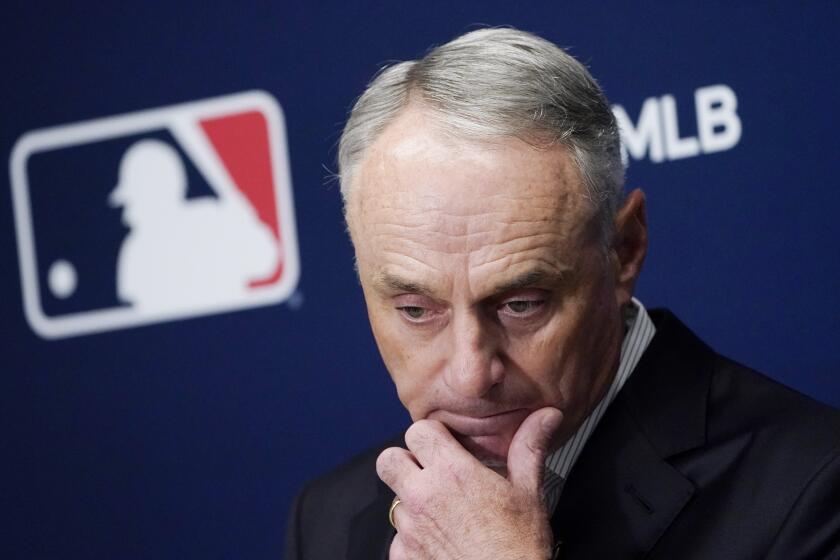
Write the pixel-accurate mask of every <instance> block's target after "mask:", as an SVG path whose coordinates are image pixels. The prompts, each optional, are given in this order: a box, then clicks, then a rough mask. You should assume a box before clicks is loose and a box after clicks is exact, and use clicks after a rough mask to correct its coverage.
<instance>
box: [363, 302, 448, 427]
mask: <svg viewBox="0 0 840 560" xmlns="http://www.w3.org/2000/svg"><path fill="white" fill-rule="evenodd" d="M390 311H391V310H390V309H387V310H384V313H379V312H377V313H370V323H371V327H372V329H373V335H374V338H375V339H376V344H377V346H378V347H379V353H380V354H381V356H382V360H383V362H385V367H386V368H387V369H388V373H389V374H390V375H391V379H392V380H393V381H394V385H395V386H396V389H397V394H398V395H399V398H400V401H401V402H402V403H403V406H405V408H406V409H407V410H408V412H409V414H411V416H412V418H414V419H415V420H416V419H418V418H421V417H422V415H423V413H424V412H423V411H424V408H425V403H427V402H429V401H431V400H432V394H433V391H434V387H435V383H436V378H437V372H439V371H441V369H442V368H441V365H440V359H439V358H438V354H440V353H439V352H438V351H437V349H436V348H435V345H434V344H429V343H428V342H424V343H423V344H420V343H419V342H418V341H417V340H416V337H414V336H412V335H411V333H409V332H407V330H406V329H405V328H404V325H402V324H401V322H402V321H401V320H400V317H398V316H396V314H395V313H390Z"/></svg>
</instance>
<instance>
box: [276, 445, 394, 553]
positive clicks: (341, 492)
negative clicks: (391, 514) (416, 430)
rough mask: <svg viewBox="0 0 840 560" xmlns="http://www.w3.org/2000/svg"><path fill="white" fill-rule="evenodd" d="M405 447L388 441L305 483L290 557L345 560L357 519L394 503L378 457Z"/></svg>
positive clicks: (290, 533)
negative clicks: (379, 469)
mask: <svg viewBox="0 0 840 560" xmlns="http://www.w3.org/2000/svg"><path fill="white" fill-rule="evenodd" d="M402 445H404V443H403V440H402V437H401V436H400V437H394V438H392V439H389V440H387V441H384V442H382V443H381V444H379V445H376V446H374V447H372V448H370V449H368V450H366V451H364V452H362V453H360V454H358V455H356V456H355V457H353V458H352V459H351V460H349V461H347V462H346V463H344V464H342V465H340V466H338V467H337V468H335V469H333V470H332V471H330V472H328V473H326V474H324V475H323V476H320V477H318V478H316V479H314V480H312V481H311V482H309V483H308V484H306V485H305V486H304V488H303V489H302V490H301V491H300V493H299V494H298V496H297V498H296V499H295V502H294V504H293V506H292V511H291V515H290V521H289V525H288V527H287V534H286V558H289V559H290V560H291V559H298V558H300V559H304V558H306V559H308V558H338V557H341V556H342V555H343V554H344V552H345V551H346V549H347V546H348V538H349V536H350V533H351V529H352V526H353V523H354V522H355V521H356V519H357V518H360V517H361V515H362V514H363V513H364V512H365V511H366V510H369V509H370V508H371V507H372V506H373V505H375V504H380V503H382V504H385V506H384V507H386V508H387V506H388V504H390V500H391V496H390V495H389V493H390V490H389V489H388V487H387V486H385V484H384V483H382V481H380V480H379V477H378V476H377V474H376V458H377V457H378V456H379V454H380V453H381V452H382V450H384V449H385V448H387V447H393V446H402ZM380 517H381V516H380ZM382 519H385V517H382Z"/></svg>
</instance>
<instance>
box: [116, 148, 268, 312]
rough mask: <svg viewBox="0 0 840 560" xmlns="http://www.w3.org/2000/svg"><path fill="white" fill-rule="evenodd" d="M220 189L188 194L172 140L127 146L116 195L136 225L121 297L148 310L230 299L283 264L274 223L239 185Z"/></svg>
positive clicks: (122, 267)
mask: <svg viewBox="0 0 840 560" xmlns="http://www.w3.org/2000/svg"><path fill="white" fill-rule="evenodd" d="M211 186H212V184H211ZM216 190H217V195H218V196H219V197H218V198H210V197H207V198H196V199H187V198H186V192H187V175H186V171H185V169H184V163H183V161H182V160H181V157H180V155H179V154H178V152H177V151H176V150H175V149H174V148H172V146H170V145H169V144H167V143H165V142H162V141H159V140H141V141H139V142H137V143H135V144H133V145H132V146H131V147H130V148H128V150H126V152H125V154H124V155H123V157H122V160H121V162H120V169H119V184H118V185H117V187H116V188H115V189H114V191H113V192H112V193H111V195H110V197H109V202H110V204H111V205H112V206H115V207H116V206H121V207H123V222H124V223H125V225H126V226H128V227H129V228H130V229H131V231H130V232H129V234H128V235H127V236H126V238H125V240H124V241H123V244H122V247H121V249H120V253H119V258H118V261H117V295H118V297H119V298H120V300H122V301H124V302H126V303H130V304H132V305H133V306H134V307H135V308H136V310H137V311H138V312H140V313H143V314H147V313H148V314H158V313H170V312H175V311H183V310H185V309H195V310H200V309H207V308H209V307H218V306H224V305H225V304H226V303H228V302H234V301H239V300H241V299H242V295H243V293H244V292H246V291H247V290H248V284H249V282H251V281H254V280H258V279H260V278H263V277H266V276H270V275H271V274H272V273H273V272H274V271H275V270H276V267H277V266H278V263H279V260H280V258H281V255H280V247H279V244H278V243H277V240H276V239H275V238H274V236H273V235H272V232H271V230H270V229H269V227H268V226H267V225H266V224H264V223H263V222H262V221H260V220H259V218H258V217H257V215H256V212H255V211H254V209H253V207H252V206H251V205H250V204H249V203H248V202H247V200H245V199H244V197H243V196H242V195H241V193H239V191H237V190H235V189H226V190H224V191H222V192H218V191H219V189H216Z"/></svg>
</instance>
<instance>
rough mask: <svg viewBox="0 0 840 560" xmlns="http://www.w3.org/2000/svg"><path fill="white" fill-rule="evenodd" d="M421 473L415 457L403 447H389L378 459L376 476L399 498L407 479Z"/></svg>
mask: <svg viewBox="0 0 840 560" xmlns="http://www.w3.org/2000/svg"><path fill="white" fill-rule="evenodd" d="M417 472H420V467H419V466H418V465H417V463H416V462H415V460H414V457H413V456H412V455H411V453H409V452H408V451H407V450H405V449H403V448H402V447H389V448H388V449H386V450H384V451H383V452H382V453H380V454H379V457H377V458H376V474H378V475H379V478H381V479H382V482H384V483H385V484H387V485H388V486H389V487H390V488H391V490H393V491H394V493H395V494H396V495H397V496H399V495H400V490H402V489H404V487H405V484H406V482H405V481H406V479H407V478H408V477H410V476H411V475H412V474H414V473H417Z"/></svg>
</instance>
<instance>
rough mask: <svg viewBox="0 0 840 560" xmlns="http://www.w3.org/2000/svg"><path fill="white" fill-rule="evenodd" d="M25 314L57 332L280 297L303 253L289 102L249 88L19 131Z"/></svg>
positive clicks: (293, 282)
mask: <svg viewBox="0 0 840 560" xmlns="http://www.w3.org/2000/svg"><path fill="white" fill-rule="evenodd" d="M10 168H11V177H12V193H13V202H14V214H15V225H16V231H17V243H18V257H19V261H20V271H21V285H22V290H23V303H24V311H25V314H26V318H27V320H28V322H29V324H30V326H31V327H32V329H33V330H34V331H35V332H36V333H38V334H39V335H41V336H42V337H44V338H62V337H67V336H75V335H81V334H88V333H94V332H101V331H106V330H113V329H120V328H126V327H132V326H137V325H143V324H149V323H156V322H161V321H170V320H174V319H180V318H186V317H193V316H198V315H208V314H212V313H220V312H224V311H231V310H235V309H244V308H250V307H257V306H264V305H271V304H276V303H279V302H281V301H283V300H285V299H286V298H288V297H289V296H290V295H291V294H292V292H293V291H294V289H295V287H296V286H297V282H298V277H299V259H298V248H297V235H296V229H295V219H294V209H293V206H292V192H291V177H290V173H289V163H288V150H287V146H286V131H285V123H284V120H283V114H282V112H281V110H280V107H279V105H278V104H277V102H276V101H275V100H274V98H272V97H271V96H270V95H268V94H267V93H265V92H246V93H240V94H235V95H229V96H225V97H219V98H214V99H208V100H204V101H198V102H193V103H185V104H181V105H173V106H169V107H163V108H159V109H152V110H147V111H140V112H136V113H129V114H125V115H119V116H114V117H107V118H102V119H96V120H92V121H87V122H81V123H76V124H71V125H65V126H57V127H54V128H49V129H43V130H37V131H33V132H28V133H26V134H24V135H23V136H22V137H21V138H20V139H19V140H18V142H17V144H16V145H15V147H14V149H13V150H12V156H11V161H10Z"/></svg>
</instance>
